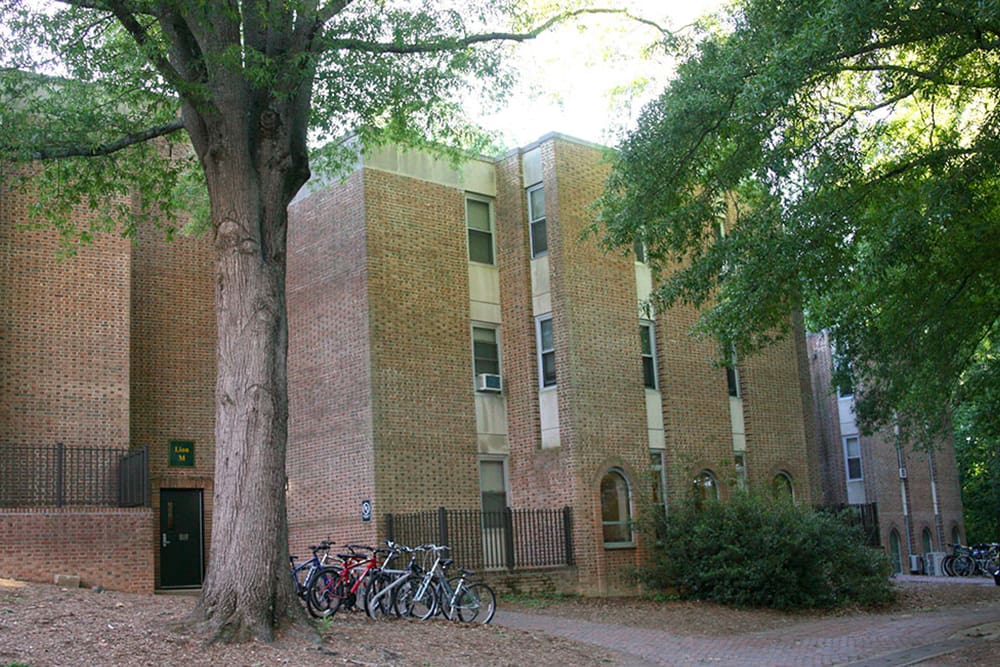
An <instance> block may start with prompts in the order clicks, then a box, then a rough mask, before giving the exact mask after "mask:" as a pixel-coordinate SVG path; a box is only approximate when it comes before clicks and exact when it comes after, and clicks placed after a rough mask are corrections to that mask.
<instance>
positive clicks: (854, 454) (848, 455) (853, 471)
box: [844, 435, 864, 482]
mask: <svg viewBox="0 0 1000 667" xmlns="http://www.w3.org/2000/svg"><path fill="white" fill-rule="evenodd" d="M844 463H845V465H846V467H847V481H848V482H856V481H858V480H862V479H864V475H863V474H862V472H861V441H860V440H859V439H858V436H856V435H849V436H847V437H845V438H844Z"/></svg>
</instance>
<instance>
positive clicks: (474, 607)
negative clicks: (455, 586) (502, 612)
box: [454, 583, 497, 624]
mask: <svg viewBox="0 0 1000 667" xmlns="http://www.w3.org/2000/svg"><path fill="white" fill-rule="evenodd" d="M496 610H497V596H496V595H494V594H493V589H492V588H490V587H489V586H487V585H486V584H484V583H475V584H468V585H466V586H463V588H462V590H461V591H459V592H458V595H457V597H456V599H455V609H454V612H455V616H456V617H457V618H458V620H460V621H464V622H465V623H472V622H476V623H483V624H486V623H489V622H490V621H492V620H493V614H495V613H496Z"/></svg>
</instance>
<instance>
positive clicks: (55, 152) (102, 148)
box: [29, 118, 184, 160]
mask: <svg viewBox="0 0 1000 667" xmlns="http://www.w3.org/2000/svg"><path fill="white" fill-rule="evenodd" d="M183 129H184V121H183V120H181V119H180V118H175V119H174V120H172V121H170V122H169V123H164V124H163V125H157V126H156V127H151V128H149V129H148V130H143V131H142V132H135V133H133V134H127V135H125V136H123V137H121V138H120V139H118V140H116V141H112V142H111V143H108V144H101V145H99V146H68V147H66V148H41V149H37V150H34V151H32V152H31V153H30V154H29V156H30V157H31V159H33V160H59V159H63V158H69V157H99V156H102V155H111V154H112V153H117V152H118V151H120V150H123V149H125V148H128V147H129V146H134V145H136V144H141V143H144V142H147V141H150V140H152V139H156V138H158V137H165V136H167V135H169V134H173V133H174V132H177V131H179V130H183Z"/></svg>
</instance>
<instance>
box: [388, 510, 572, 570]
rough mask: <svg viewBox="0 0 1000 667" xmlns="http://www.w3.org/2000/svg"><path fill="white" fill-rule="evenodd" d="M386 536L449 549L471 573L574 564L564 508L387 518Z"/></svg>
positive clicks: (428, 513)
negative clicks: (476, 570) (472, 571)
mask: <svg viewBox="0 0 1000 667" xmlns="http://www.w3.org/2000/svg"><path fill="white" fill-rule="evenodd" d="M385 531H386V538H387V539H390V540H394V541H396V542H401V543H403V544H408V545H417V544H426V543H436V544H446V545H448V546H450V547H451V552H452V553H451V557H452V558H454V559H455V562H457V563H459V564H460V565H462V566H463V567H471V568H473V569H482V570H496V569H507V570H517V569H523V568H529V567H548V566H566V565H572V564H573V514H572V510H571V509H570V508H569V507H564V508H562V509H554V510H548V509H540V510H533V509H516V510H515V509H511V508H509V507H508V508H506V509H505V510H503V511H502V512H483V511H480V510H461V509H446V508H444V507H440V508H438V509H437V510H428V511H425V512H415V513H412V514H387V515H386V517H385Z"/></svg>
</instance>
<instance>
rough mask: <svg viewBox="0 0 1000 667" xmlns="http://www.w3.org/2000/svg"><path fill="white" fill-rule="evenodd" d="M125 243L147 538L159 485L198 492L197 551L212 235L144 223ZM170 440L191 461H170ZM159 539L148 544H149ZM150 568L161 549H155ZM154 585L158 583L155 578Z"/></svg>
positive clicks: (134, 429) (208, 508) (206, 481)
mask: <svg viewBox="0 0 1000 667" xmlns="http://www.w3.org/2000/svg"><path fill="white" fill-rule="evenodd" d="M137 240H138V242H137V243H136V244H135V245H134V246H132V248H131V256H132V261H131V267H132V272H131V282H130V284H131V299H130V304H131V331H130V352H131V375H130V382H129V384H130V394H131V401H130V403H131V405H130V423H131V433H130V440H131V445H132V446H133V447H149V468H150V478H151V486H152V489H151V496H152V508H153V516H154V518H155V522H154V526H153V537H154V540H156V539H158V535H159V511H160V489H202V490H203V491H204V493H203V494H202V496H203V503H204V507H203V512H204V537H205V541H204V545H203V547H204V553H205V558H206V560H207V558H208V553H209V549H210V547H211V535H212V496H213V488H214V486H213V480H212V477H213V472H214V468H215V348H216V345H215V343H216V333H215V332H216V328H215V327H216V325H215V307H214V284H215V281H214V251H213V248H212V235H211V233H207V234H204V235H202V236H197V237H186V236H180V235H178V236H176V237H175V238H174V239H173V240H167V238H166V236H165V234H164V233H163V231H162V230H159V229H156V228H153V227H144V228H141V229H140V230H139V233H138V237H137ZM173 440H183V441H189V442H192V443H194V465H193V466H192V467H172V466H170V465H169V460H170V459H169V445H170V442H171V441H173ZM156 544H158V541H154V547H155V545H156ZM154 558H155V567H156V572H157V573H159V571H160V550H159V548H154ZM156 581H157V585H159V583H160V580H159V576H157V580H156Z"/></svg>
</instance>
